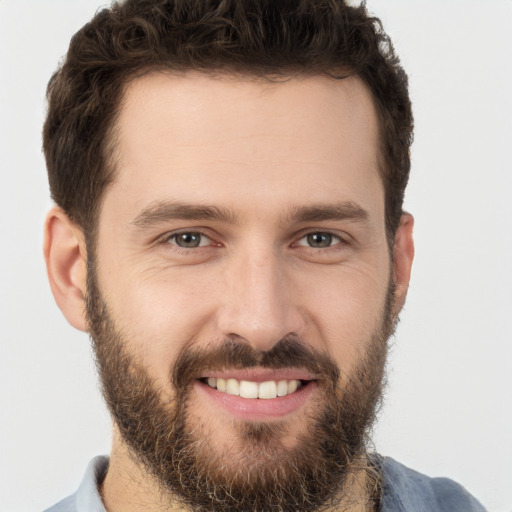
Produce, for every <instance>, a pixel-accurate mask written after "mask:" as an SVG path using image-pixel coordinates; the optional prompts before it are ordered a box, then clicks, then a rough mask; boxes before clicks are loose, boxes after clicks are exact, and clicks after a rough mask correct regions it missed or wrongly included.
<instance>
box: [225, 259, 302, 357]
mask: <svg viewBox="0 0 512 512" xmlns="http://www.w3.org/2000/svg"><path fill="white" fill-rule="evenodd" d="M269 252H270V251H269ZM226 272H227V275H226V276H225V280H224V282H225V287H224V289H225V294H224V295H223V298H222V305H221V307H220V308H219V310H218V317H217V321H218V329H219V331H220V333H221V335H222V336H228V337H235V338H237V339H242V341H244V342H246V343H248V344H249V345H251V346H252V347H253V348H255V349H257V350H261V351H268V350H270V349H271V348H272V347H273V346H274V345H275V344H276V343H277V342H278V341H279V340H281V339H283V338H284V337H286V336H288V335H290V334H294V335H299V336H300V335H301V333H302V331H303V329H304V325H305V321H304V318H303V315H302V314H301V311H300V308H299V306H298V305H297V297H296V296H294V295H296V294H294V290H293V282H292V281H293V278H292V276H291V275H290V271H289V270H288V269H287V268H286V265H285V263H283V262H280V261H279V258H277V257H276V256H275V255H274V254H268V253H267V254H262V253H261V254H254V253H253V254H251V255H246V257H241V258H239V260H238V261H237V263H234V262H231V264H230V265H229V269H227V270H226Z"/></svg>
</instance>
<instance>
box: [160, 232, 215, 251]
mask: <svg viewBox="0 0 512 512" xmlns="http://www.w3.org/2000/svg"><path fill="white" fill-rule="evenodd" d="M168 242H170V243H171V244H174V245H177V246H178V247H181V248H183V249H195V248H196V247H204V246H205V245H209V244H210V243H211V240H210V239H209V238H208V237H207V236H205V235H203V233H199V232H198V231H183V232H181V233H175V234H174V235H172V236H171V237H169V238H168Z"/></svg>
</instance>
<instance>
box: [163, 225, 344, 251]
mask: <svg viewBox="0 0 512 512" xmlns="http://www.w3.org/2000/svg"><path fill="white" fill-rule="evenodd" d="M180 235H194V236H199V237H201V238H202V239H203V240H200V243H199V245H198V246H196V247H183V246H180V245H178V243H177V237H178V236H180ZM314 235H321V236H326V237H329V238H330V244H329V245H327V246H325V247H312V246H311V245H309V244H308V243H306V244H301V243H300V242H302V241H303V240H305V239H307V238H308V237H312V236H314ZM204 239H206V240H209V241H210V242H213V240H212V238H211V237H210V236H208V235H207V234H205V233H203V232H202V231H179V232H177V233H172V234H170V235H166V236H165V237H164V238H163V240H162V242H163V243H164V244H171V245H173V246H174V247H175V248H176V249H177V250H180V251H184V252H188V253H190V252H191V251H194V250H197V249H200V248H204V247H210V246H211V244H204V245H202V243H203V241H204ZM347 244H348V242H347V240H346V239H344V238H342V237H341V236H340V235H337V234H335V233H332V232H330V231H319V230H315V231H308V232H305V233H301V236H300V238H298V239H296V241H295V242H293V244H292V247H306V248H309V249H313V250H315V249H323V250H328V249H332V248H335V247H337V246H339V245H347ZM213 245H217V246H219V245H220V244H215V243H214V244H213Z"/></svg>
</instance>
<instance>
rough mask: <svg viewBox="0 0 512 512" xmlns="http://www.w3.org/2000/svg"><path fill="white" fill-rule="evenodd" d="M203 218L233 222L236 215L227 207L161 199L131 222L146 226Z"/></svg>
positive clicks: (141, 226)
mask: <svg viewBox="0 0 512 512" xmlns="http://www.w3.org/2000/svg"><path fill="white" fill-rule="evenodd" d="M204 219H208V220H218V221H222V222H229V223H234V222H235V221H236V216H235V215H234V214H233V213H232V212H231V211H230V210H228V209H227V208H222V207H219V206H208V205H194V204H187V203H180V202H175V201H161V202H158V203H154V204H152V205H150V206H148V207H147V208H145V209H144V210H142V212H140V213H139V214H138V215H137V217H135V219H134V220H133V221H132V224H133V225H134V226H137V227H139V228H147V227H149V226H154V225H156V224H161V223H163V222H168V221H170V220H204Z"/></svg>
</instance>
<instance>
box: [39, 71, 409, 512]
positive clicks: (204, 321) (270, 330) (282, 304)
mask: <svg viewBox="0 0 512 512" xmlns="http://www.w3.org/2000/svg"><path fill="white" fill-rule="evenodd" d="M377 143H378V124H377V116H376V111H375V107H374V104H373V101H372V98H371V95H370V93H369V92H368V90H367V89H366V87H365V86H364V85H363V84H362V82H361V81H360V80H359V79H357V78H348V79H344V80H334V79H331V78H327V77H321V76H313V77H295V78H292V79H289V80H287V81H282V82H279V83H269V82H267V81H263V80H254V79H249V78H241V77H236V78H235V77H232V76H224V75H221V76H218V77H215V78H213V77H209V76H205V75H201V74H197V73H187V74H182V75H172V74H169V73H150V74H147V75H145V76H143V77H141V78H138V79H136V80H134V81H132V82H131V83H130V84H129V85H128V86H127V88H126V92H125V97H124V100H123V104H122V108H121V112H120V116H119V119H118V147H117V158H118V161H119V163H118V174H117V177H116V180H115V182H114V183H113V184H112V185H111V186H110V187H109V188H108V190H107V191H106V192H105V195H104V198H103V203H102V207H101V213H100V218H99V226H98V239H97V249H96V261H97V269H98V270H97V272H98V280H99V283H100V286H101V291H102V294H103V296H104V298H105V300H106V302H107V303H108V305H109V308H110V313H111V315H112V317H113V318H115V319H116V322H117V325H118V326H120V328H121V330H122V331H123V333H124V335H125V337H126V339H127V340H128V347H127V349H128V350H129V352H130V353H131V354H132V355H133V356H134V357H138V358H140V360H141V361H142V362H143V364H144V365H145V366H146V368H147V369H148V372H149V374H150V375H151V377H152V378H153V379H154V381H155V385H157V386H161V388H162V393H163V394H164V396H165V397H166V398H170V399H172V397H173V389H172V386H171V384H170V383H169V379H168V375H169V368H170V367H171V366H172V364H173V362H174V361H175V360H176V358H177V357H178V355H179V353H180V351H181V350H183V348H185V347H200V346H206V345H208V344H215V343H219V342H220V341H221V340H222V339H223V338H224V337H226V336H236V338H237V339H238V340H239V342H240V343H247V344H250V345H251V346H252V347H254V348H256V349H258V350H262V351H266V350H269V349H271V348H272V347H273V346H274V344H275V343H277V342H278V341H279V340H280V339H282V338H283V337H285V336H287V335H290V334H296V335H299V336H301V337H302V338H303V339H304V340H306V341H307V342H308V343H309V344H310V345H311V346H312V347H314V348H315V349H317V350H320V351H323V352H326V353H327V354H329V355H330V356H331V357H332V358H333V360H334V361H335V362H336V363H337V365H338V367H339V369H340V371H341V375H342V376H343V375H350V372H351V371H352V370H353V368H354V367H355V366H356V365H357V362H358V361H360V360H361V357H362V356H363V354H364V347H363V346H362V344H361V340H366V339H368V337H369V336H371V333H372V332H373V331H374V330H375V329H376V328H377V327H378V325H379V321H380V319H381V318H382V312H383V309H384V300H385V296H386V291H387V289H388V284H389V281H390V277H391V275H390V273H391V272H392V273H393V277H394V280H395V282H396V292H395V301H394V308H395V313H396V314H398V312H399V310H400V309H401V307H402V305H403V303H404V301H405V296H406V292H407V287H408V283H409V276H410V268H411V264H412V259H413V252H414V250H413V242H412V226H413V219H412V217H411V216H410V215H408V214H404V216H403V217H402V219H401V223H400V226H399V228H398V230H397V232H396V235H395V243H394V246H393V259H392V260H391V257H390V254H389V247H388V245H387V241H386V232H385V212H384V187H383V184H382V180H381V178H380V176H379V172H378V155H377ZM178 203H179V204H180V207H184V206H185V207H186V209H187V211H190V207H204V206H208V207H215V208H217V209H221V210H222V211H223V212H224V213H225V214H226V215H224V216H222V217H219V218H212V217H211V216H208V217H205V216H204V215H203V216H198V218H193V219H179V218H173V217H172V216H169V213H171V212H170V210H172V208H169V207H167V208H166V209H165V208H164V211H160V212H159V213H160V215H159V216H158V219H156V218H155V215H153V216H151V215H150V213H152V212H153V213H154V212H155V209H156V208H157V207H158V206H161V205H162V204H165V205H171V206H172V207H176V205H177V204H178ZM325 205H330V206H333V207H335V208H337V209H338V212H340V211H341V212H342V213H343V214H344V215H345V216H346V218H338V217H334V216H332V215H331V216H330V218H329V216H325V215H324V217H325V218H321V219H319V220H318V219H317V220H313V219H312V218H311V215H309V217H308V216H306V215H302V218H299V217H298V216H297V214H298V213H299V212H300V211H302V213H303V214H304V209H305V208H308V209H309V211H310V212H309V213H311V210H315V211H318V209H319V206H325ZM348 207H349V208H348ZM300 209H302V210H300ZM165 210H166V211H165ZM331 213H332V212H331ZM183 231H185V232H194V233H197V232H200V233H202V234H203V235H204V237H203V238H201V240H202V241H201V246H200V247H197V248H195V249H189V248H181V247H178V245H177V243H176V238H173V235H174V234H176V232H183ZM319 232H320V233H329V234H332V235H333V236H332V244H331V245H330V246H329V247H311V246H310V245H308V243H309V241H310V240H308V238H307V235H308V234H311V233H319ZM45 257H46V261H47V268H48V274H49V277H50V283H51V286H52V290H53V293H54V295H55V298H56V300H57V303H58V304H59V306H60V308H61V309H62V311H63V312H64V314H65V316H66V317H67V319H68V321H69V322H70V323H71V324H72V325H74V326H75V327H77V328H78V329H81V330H84V331H87V324H86V320H85V314H84V297H85V292H86V287H85V279H86V259H87V248H86V246H85V242H84V239H83V234H82V232H81V230H80V228H79V227H77V226H75V225H74V224H73V223H71V222H70V221H69V219H68V218H67V217H66V215H65V214H64V213H63V212H62V211H61V210H60V209H59V208H57V207H56V208H54V209H52V210H51V211H50V213H49V215H48V218H47V222H46V231H45ZM315 405H316V403H315V393H314V392H313V393H310V395H309V396H308V399H307V401H306V402H305V403H304V404H302V405H301V406H300V407H299V408H298V409H297V410H294V411H293V412H292V413H290V414H288V416H287V419H289V420H290V421H289V422H288V424H287V425H288V426H287V428H286V429H284V430H283V435H282V442H283V444H284V445H286V446H293V443H294V441H295V439H296V438H297V436H298V435H300V434H301V433H303V432H307V428H308V415H307V414H306V413H307V412H308V411H315ZM190 410H191V415H192V418H193V419H194V418H196V415H198V414H199V411H202V414H203V416H205V417H208V418H209V419H210V425H208V429H207V432H208V435H210V436H211V437H210V443H211V445H212V447H213V449H215V450H223V449H225V448H226V447H227V446H229V447H231V448H230V449H234V450H236V446H237V443H240V442H243V441H242V440H240V439H238V438H237V430H236V429H235V427H234V423H233V422H234V421H235V422H236V421H242V420H240V419H238V418H233V416H232V415H231V414H230V413H229V411H226V410H220V409H219V408H218V407H216V405H215V403H213V402H212V401H211V400H210V399H209V398H208V396H207V395H206V394H205V393H201V392H200V390H196V389H195V390H194V392H193V395H192V401H191V409H190ZM196 420H197V421H199V420H198V419H197V418H196ZM263 420H265V421H272V419H270V420H269V419H268V418H265V419H263V418H262V421H263ZM219 432H222V435H219V434H218V433H219ZM233 446H234V447H235V448H232V447H233ZM226 463H227V465H228V467H229V460H227V461H226ZM133 482H137V484H136V485H134V483H133ZM359 484H360V482H357V479H355V481H354V487H357V486H358V485H359ZM102 493H103V498H104V501H105V504H106V505H107V509H108V510H109V511H113V510H121V509H122V510H140V509H144V508H145V509H146V510H147V509H150V507H156V505H157V504H158V503H159V500H160V498H161V496H160V494H159V489H158V487H157V486H156V485H155V483H154V482H152V481H151V480H150V479H149V477H147V476H146V474H145V472H144V471H143V470H141V468H140V467H139V466H138V464H137V463H136V462H134V460H133V459H132V458H131V457H130V456H129V454H128V450H127V447H126V446H125V444H124V442H123V440H122V439H121V438H120V436H119V435H118V434H117V432H116V429H115V428H114V443H113V449H112V454H111V465H110V468H109V472H108V474H107V477H106V480H105V483H104V486H103V489H102Z"/></svg>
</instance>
